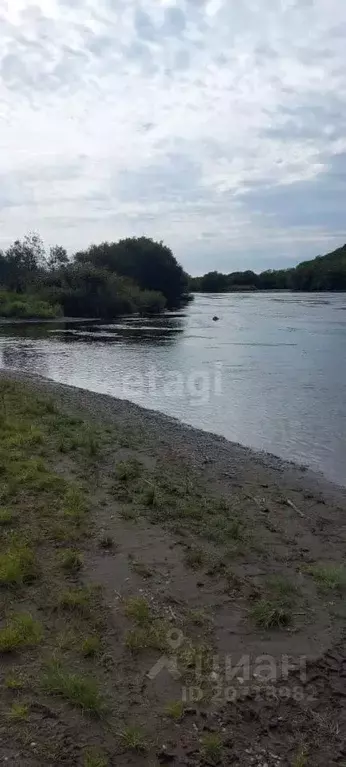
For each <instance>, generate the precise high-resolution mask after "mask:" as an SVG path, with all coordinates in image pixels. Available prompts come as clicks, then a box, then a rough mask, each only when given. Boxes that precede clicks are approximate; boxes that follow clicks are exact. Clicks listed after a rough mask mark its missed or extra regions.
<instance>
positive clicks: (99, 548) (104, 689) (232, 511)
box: [0, 373, 346, 767]
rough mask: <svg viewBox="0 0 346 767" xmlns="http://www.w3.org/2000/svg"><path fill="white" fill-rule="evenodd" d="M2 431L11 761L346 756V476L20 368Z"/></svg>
mask: <svg viewBox="0 0 346 767" xmlns="http://www.w3.org/2000/svg"><path fill="white" fill-rule="evenodd" d="M0 438H1V443H0V493H1V496H0V543H1V553H0V606H1V616H0V674H1V676H0V682H1V693H2V694H1V702H0V715H1V724H0V761H1V760H3V761H4V762H6V763H7V764H16V765H28V767H34V766H36V765H85V766H86V767H102V766H103V767H105V766H106V765H108V764H109V765H136V766H138V767H139V766H140V765H151V766H152V767H154V765H158V764H172V765H190V767H197V766H199V765H212V764H220V765H238V766H240V767H248V765H255V766H257V767H265V766H267V767H279V766H280V767H281V765H282V766H285V767H288V766H290V767H305V765H313V766H314V767H315V765H316V766H317V767H319V766H320V767H322V765H323V767H326V766H327V765H328V766H329V765H331V766H332V765H346V737H345V719H346V715H345V711H346V709H345V700H346V697H345V696H346V685H345V676H346V661H345V648H346V633H345V616H346V612H345V594H346V569H344V556H345V536H346V528H345V510H346V495H345V491H344V490H342V489H341V488H337V487H334V486H332V485H330V484H327V483H326V482H325V481H324V480H323V478H322V477H318V476H316V475H313V474H311V473H310V472H308V471H306V470H305V469H304V468H303V467H296V466H293V465H291V464H288V463H285V462H283V461H281V460H280V459H277V458H275V457H273V456H269V455H267V454H261V453H254V452H252V451H250V450H248V449H245V448H242V447H241V446H239V445H233V444H231V443H229V442H227V441H226V440H223V439H221V438H219V437H216V436H213V435H209V434H205V433H203V432H200V431H197V430H195V429H191V428H189V427H185V426H183V425H182V424H179V423H178V422H176V421H174V420H172V419H169V418H167V417H165V416H161V415H159V414H157V413H151V412H150V411H145V410H143V409H141V408H139V407H137V406H135V405H132V404H130V403H126V402H123V401H119V400H115V399H112V398H111V397H107V396H104V395H96V394H93V393H91V392H86V391H82V390H78V389H74V388H72V387H68V386H63V385H60V384H53V383H51V382H48V381H45V380H44V379H38V378H34V377H31V378H28V377H27V378H24V377H23V376H21V375H19V374H18V376H17V375H15V374H13V375H9V374H7V373H6V376H3V375H1V378H0ZM2 552H3V553H2ZM23 552H24V553H23ZM1 557H2V558H1ZM28 562H29V564H28ZM29 565H30V566H29ZM18 615H19V616H23V615H25V616H28V615H29V616H30V617H31V620H32V621H33V622H34V624H35V626H34V628H32V626H31V629H30V631H31V635H30V636H31V638H30V636H29V637H28V636H24V635H23V632H22V628H21V632H22V633H21V634H20V636H19V639H18V636H17V634H18V631H17V629H16V631H17V633H16V631H14V630H13V626H14V627H16V626H17V624H16V621H17V620H18ZM30 625H31V624H30ZM11 627H12V628H11ZM9 628H10V629H11V630H10V631H8V629H9ZM17 628H18V626H17ZM6 631H7V633H6ZM30 631H29V634H30ZM4 632H5V633H4ZM26 632H28V629H27V628H26ZM24 633H25V632H24Z"/></svg>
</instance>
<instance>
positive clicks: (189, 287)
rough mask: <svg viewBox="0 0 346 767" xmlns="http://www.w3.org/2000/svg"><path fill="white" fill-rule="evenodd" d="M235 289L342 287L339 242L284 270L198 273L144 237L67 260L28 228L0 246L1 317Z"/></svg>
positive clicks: (166, 304) (166, 303)
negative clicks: (27, 232)
mask: <svg viewBox="0 0 346 767" xmlns="http://www.w3.org/2000/svg"><path fill="white" fill-rule="evenodd" d="M240 290H241V291H244V290H249V291H250V290H305V291H314V290H333V291H335V290H346V245H344V246H343V247H342V248H339V249H338V250H335V251H334V252H333V253H329V254H328V255H326V256H318V257H317V258H315V259H314V260H312V261H305V262H303V263H301V264H298V266H296V267H294V268H292V269H280V270H276V271H275V270H267V271H265V272H262V273H261V274H256V273H255V272H253V271H249V270H248V271H245V272H232V273H231V274H221V273H220V272H216V271H213V272H208V274H205V275H203V277H189V276H188V275H187V274H186V273H185V272H184V270H183V269H182V267H181V266H180V264H178V262H177V260H176V258H175V257H174V255H173V253H172V251H171V250H170V248H168V247H167V246H166V245H164V244H163V243H162V242H155V241H154V240H152V239H149V238H147V237H139V238H136V237H132V238H128V239H125V240H119V242H104V243H102V244H101V245H91V246H90V247H89V248H88V249H87V250H83V251H79V252H77V253H75V254H74V255H73V256H72V257H71V258H69V257H68V255H67V252H66V250H65V249H64V248H62V247H61V246H59V245H56V246H54V247H52V248H50V251H49V252H48V253H47V252H46V250H45V248H44V245H43V242H42V240H41V238H40V237H39V235H37V234H30V235H27V236H26V237H25V238H24V240H22V241H20V240H16V241H15V242H14V243H13V245H11V246H10V247H9V248H8V249H7V250H6V251H5V252H2V251H0V317H6V318H20V319H35V318H37V319H52V318H55V317H59V316H66V317H99V318H105V319H107V318H109V319H111V318H113V317H117V316H119V315H120V314H132V313H134V312H137V313H139V314H143V315H144V314H157V313H159V312H162V311H163V310H164V309H165V308H167V309H174V308H177V307H179V306H180V305H181V304H182V303H183V302H184V301H185V300H188V299H189V298H191V292H194V291H200V292H206V293H210V292H213V293H226V292H229V291H240ZM189 292H190V295H189Z"/></svg>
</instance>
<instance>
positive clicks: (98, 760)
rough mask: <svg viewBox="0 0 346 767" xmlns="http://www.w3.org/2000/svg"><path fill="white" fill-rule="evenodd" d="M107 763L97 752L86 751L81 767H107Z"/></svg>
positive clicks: (105, 758)
mask: <svg viewBox="0 0 346 767" xmlns="http://www.w3.org/2000/svg"><path fill="white" fill-rule="evenodd" d="M108 764H109V761H108V759H107V757H105V756H103V754H100V753H99V752H97V751H94V750H91V751H87V752H86V754H85V756H84V762H83V767H108Z"/></svg>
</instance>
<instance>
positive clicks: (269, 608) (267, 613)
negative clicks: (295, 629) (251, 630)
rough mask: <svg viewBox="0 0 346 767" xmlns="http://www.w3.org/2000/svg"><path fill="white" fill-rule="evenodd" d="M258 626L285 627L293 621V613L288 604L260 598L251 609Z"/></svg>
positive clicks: (265, 627)
mask: <svg viewBox="0 0 346 767" xmlns="http://www.w3.org/2000/svg"><path fill="white" fill-rule="evenodd" d="M251 616H252V618H253V620H254V621H255V623H256V624H257V626H259V627H260V628H263V629H275V628H284V627H285V626H289V625H290V624H291V623H292V613H291V610H290V609H289V607H288V606H287V605H284V604H280V603H278V602H275V601H270V600H269V599H260V600H259V601H258V602H256V604H255V605H254V607H253V608H252V610H251Z"/></svg>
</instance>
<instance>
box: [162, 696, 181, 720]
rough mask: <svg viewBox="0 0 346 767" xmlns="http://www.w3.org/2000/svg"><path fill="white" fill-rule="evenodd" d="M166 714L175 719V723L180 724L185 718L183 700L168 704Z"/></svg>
mask: <svg viewBox="0 0 346 767" xmlns="http://www.w3.org/2000/svg"><path fill="white" fill-rule="evenodd" d="M165 714H166V715H167V716H169V717H170V719H174V721H175V722H179V721H180V719H182V718H183V716H184V703H183V701H182V700H175V701H172V703H167V706H166V707H165Z"/></svg>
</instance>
